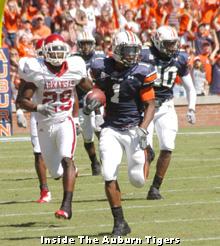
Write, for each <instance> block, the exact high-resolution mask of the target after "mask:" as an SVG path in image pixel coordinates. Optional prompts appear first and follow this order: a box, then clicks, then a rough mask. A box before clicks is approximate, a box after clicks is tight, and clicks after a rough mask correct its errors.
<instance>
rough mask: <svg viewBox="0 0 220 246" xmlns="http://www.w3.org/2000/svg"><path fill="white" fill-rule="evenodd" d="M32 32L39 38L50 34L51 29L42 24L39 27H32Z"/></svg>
mask: <svg viewBox="0 0 220 246" xmlns="http://www.w3.org/2000/svg"><path fill="white" fill-rule="evenodd" d="M32 33H33V35H34V36H35V35H36V36H39V37H41V38H46V37H47V36H49V35H50V34H51V30H50V28H49V27H47V26H46V25H43V26H41V27H39V28H38V27H34V28H33V29H32Z"/></svg>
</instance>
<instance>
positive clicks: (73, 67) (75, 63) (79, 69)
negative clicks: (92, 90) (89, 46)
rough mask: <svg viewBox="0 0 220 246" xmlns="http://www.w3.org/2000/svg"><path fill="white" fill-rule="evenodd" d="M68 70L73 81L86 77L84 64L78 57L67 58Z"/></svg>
mask: <svg viewBox="0 0 220 246" xmlns="http://www.w3.org/2000/svg"><path fill="white" fill-rule="evenodd" d="M66 61H67V64H68V69H69V72H70V73H73V75H74V77H73V78H74V79H76V80H80V79H81V78H85V77H86V76H87V73H86V63H85V61H84V60H83V58H82V57H80V56H71V57H68V58H67V60H66Z"/></svg>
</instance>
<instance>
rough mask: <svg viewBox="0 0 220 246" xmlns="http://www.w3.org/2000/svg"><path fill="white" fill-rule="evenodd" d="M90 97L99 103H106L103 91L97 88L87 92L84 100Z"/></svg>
mask: <svg viewBox="0 0 220 246" xmlns="http://www.w3.org/2000/svg"><path fill="white" fill-rule="evenodd" d="M92 99H96V100H97V101H99V102H100V103H101V105H105V103H106V97H105V93H104V92H103V91H102V90H100V89H99V88H93V89H92V90H91V91H89V92H88V93H87V95H86V100H88V101H90V100H92Z"/></svg>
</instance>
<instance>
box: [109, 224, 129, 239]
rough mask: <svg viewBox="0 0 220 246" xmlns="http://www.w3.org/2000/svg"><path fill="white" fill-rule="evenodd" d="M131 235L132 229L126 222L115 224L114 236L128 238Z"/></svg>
mask: <svg viewBox="0 0 220 246" xmlns="http://www.w3.org/2000/svg"><path fill="white" fill-rule="evenodd" d="M129 233H131V228H130V227H129V225H128V223H127V222H126V221H125V220H123V221H121V222H119V221H116V222H115V223H114V227H113V231H112V236H126V235H127V234H129Z"/></svg>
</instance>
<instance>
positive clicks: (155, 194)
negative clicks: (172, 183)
mask: <svg viewBox="0 0 220 246" xmlns="http://www.w3.org/2000/svg"><path fill="white" fill-rule="evenodd" d="M161 199H163V197H162V196H161V194H160V191H159V189H157V188H156V187H154V186H151V187H150V190H149V191H148V194H147V200H161Z"/></svg>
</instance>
